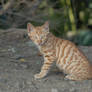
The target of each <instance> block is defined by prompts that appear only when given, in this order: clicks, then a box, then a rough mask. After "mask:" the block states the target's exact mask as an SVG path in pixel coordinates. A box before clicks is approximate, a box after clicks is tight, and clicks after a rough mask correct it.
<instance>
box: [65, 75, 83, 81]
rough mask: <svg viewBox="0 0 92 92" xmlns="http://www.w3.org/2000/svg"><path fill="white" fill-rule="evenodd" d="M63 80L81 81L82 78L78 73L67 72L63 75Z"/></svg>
mask: <svg viewBox="0 0 92 92" xmlns="http://www.w3.org/2000/svg"><path fill="white" fill-rule="evenodd" d="M65 80H73V81H81V80H84V79H83V78H82V77H80V76H78V75H72V74H69V75H66V76H65Z"/></svg>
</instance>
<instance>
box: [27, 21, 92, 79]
mask: <svg viewBox="0 0 92 92" xmlns="http://www.w3.org/2000/svg"><path fill="white" fill-rule="evenodd" d="M27 30H28V36H29V37H30V39H31V40H32V41H33V42H34V43H35V44H36V45H37V46H38V48H39V50H40V52H41V53H42V54H43V56H44V64H43V66H42V68H41V72H40V73H39V74H36V75H35V76H34V77H35V78H36V79H39V78H43V77H45V76H46V75H47V73H48V70H49V69H50V67H51V65H52V63H53V62H56V65H57V66H58V68H59V69H60V70H62V71H63V72H64V73H65V74H67V75H66V76H65V78H66V79H69V80H76V81H77V80H86V79H90V78H92V66H91V64H90V63H89V61H88V60H87V58H86V57H85V56H84V55H83V53H82V52H81V51H80V50H79V49H78V48H77V47H76V46H75V44H73V43H72V42H70V41H68V40H64V39H60V38H57V37H55V36H54V35H53V34H52V33H50V32H49V23H48V22H45V24H44V25H42V26H37V27H34V26H33V25H32V24H30V23H28V24H27Z"/></svg>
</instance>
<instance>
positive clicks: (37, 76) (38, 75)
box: [34, 74, 43, 79]
mask: <svg viewBox="0 0 92 92" xmlns="http://www.w3.org/2000/svg"><path fill="white" fill-rule="evenodd" d="M34 78H35V79H41V78H43V76H41V74H35V75H34Z"/></svg>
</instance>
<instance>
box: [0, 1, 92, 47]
mask: <svg viewBox="0 0 92 92" xmlns="http://www.w3.org/2000/svg"><path fill="white" fill-rule="evenodd" d="M47 20H49V21H50V31H51V32H52V33H53V34H54V35H56V36H57V37H61V38H64V39H68V40H71V41H73V42H74V43H76V44H77V45H85V46H90V45H92V0H0V30H5V31H7V30H9V29H11V28H16V29H26V25H27V23H28V22H31V23H32V24H34V25H35V26H38V25H42V24H43V23H44V22H45V21H47ZM14 31H16V30H14ZM25 36H26V35H25ZM25 36H24V37H25Z"/></svg>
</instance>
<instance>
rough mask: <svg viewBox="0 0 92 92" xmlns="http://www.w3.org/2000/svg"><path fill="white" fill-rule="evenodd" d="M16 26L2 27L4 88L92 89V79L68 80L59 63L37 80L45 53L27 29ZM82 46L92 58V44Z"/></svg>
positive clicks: (10, 91)
mask: <svg viewBox="0 0 92 92" xmlns="http://www.w3.org/2000/svg"><path fill="white" fill-rule="evenodd" d="M13 30H14V31H13ZM13 30H11V31H9V30H8V31H7V30H5V31H0V92H92V80H85V81H81V82H76V81H67V80H64V75H63V74H62V73H61V72H60V71H58V69H57V68H56V67H55V65H53V68H52V69H51V71H50V73H49V74H48V76H46V77H45V78H43V79H41V80H35V79H34V74H36V73H38V72H39V71H40V68H41V66H42V63H43V57H42V56H39V55H38V52H39V51H38V49H37V48H36V46H35V45H34V43H33V42H32V41H31V40H29V39H28V37H27V36H26V35H27V33H26V30H21V29H13ZM15 30H16V31H15ZM80 49H81V50H82V51H83V52H84V53H85V55H86V56H87V57H88V59H89V60H90V62H92V46H90V47H84V46H80Z"/></svg>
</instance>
